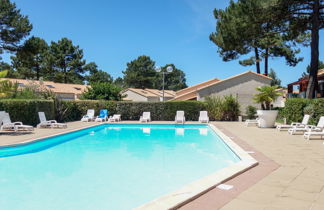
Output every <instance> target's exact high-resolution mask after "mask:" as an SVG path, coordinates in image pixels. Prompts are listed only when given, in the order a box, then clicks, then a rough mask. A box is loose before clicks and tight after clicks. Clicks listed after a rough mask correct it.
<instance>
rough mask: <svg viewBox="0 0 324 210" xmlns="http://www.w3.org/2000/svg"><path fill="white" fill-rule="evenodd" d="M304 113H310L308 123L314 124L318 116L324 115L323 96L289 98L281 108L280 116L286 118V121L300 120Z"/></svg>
mask: <svg viewBox="0 0 324 210" xmlns="http://www.w3.org/2000/svg"><path fill="white" fill-rule="evenodd" d="M304 114H310V115H311V118H310V121H309V124H313V125H316V124H317V122H318V120H319V118H320V117H321V116H324V98H319V99H304V98H291V99H288V100H287V101H286V103H285V108H284V109H283V110H282V113H281V115H282V117H285V118H286V119H287V123H291V122H301V121H302V119H303V116H304Z"/></svg>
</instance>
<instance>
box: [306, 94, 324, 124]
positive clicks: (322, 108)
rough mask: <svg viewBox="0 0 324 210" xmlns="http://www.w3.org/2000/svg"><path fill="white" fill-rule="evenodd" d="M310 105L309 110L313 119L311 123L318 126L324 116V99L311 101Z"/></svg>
mask: <svg viewBox="0 0 324 210" xmlns="http://www.w3.org/2000/svg"><path fill="white" fill-rule="evenodd" d="M309 103H310V105H309V108H308V110H306V111H309V113H311V118H310V121H309V123H310V124H313V125H316V124H317V122H318V120H319V118H320V117H321V116H324V98H319V99H313V100H310V102H309Z"/></svg>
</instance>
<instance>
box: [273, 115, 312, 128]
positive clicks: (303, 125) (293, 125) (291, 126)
mask: <svg viewBox="0 0 324 210" xmlns="http://www.w3.org/2000/svg"><path fill="white" fill-rule="evenodd" d="M309 118H310V115H308V114H305V115H304V118H303V120H302V122H301V123H298V122H293V123H291V124H290V125H277V130H278V131H282V130H288V129H289V128H293V127H301V128H303V127H306V126H307V124H308V121H309Z"/></svg>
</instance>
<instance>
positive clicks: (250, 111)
mask: <svg viewBox="0 0 324 210" xmlns="http://www.w3.org/2000/svg"><path fill="white" fill-rule="evenodd" d="M245 114H246V116H247V118H248V119H254V118H255V116H256V114H257V108H256V107H255V106H251V105H249V106H247V107H246V112H245Z"/></svg>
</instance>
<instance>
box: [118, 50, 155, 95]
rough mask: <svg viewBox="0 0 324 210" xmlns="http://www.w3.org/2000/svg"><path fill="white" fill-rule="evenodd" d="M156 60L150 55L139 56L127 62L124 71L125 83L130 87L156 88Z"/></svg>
mask: <svg viewBox="0 0 324 210" xmlns="http://www.w3.org/2000/svg"><path fill="white" fill-rule="evenodd" d="M154 67H155V62H154V61H153V60H151V58H150V57H149V56H145V55H143V56H139V57H138V58H137V59H135V60H133V61H131V62H129V63H127V68H126V70H125V71H123V74H124V83H125V86H126V87H130V88H142V89H144V88H154V86H155V79H156V71H155V70H154Z"/></svg>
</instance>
